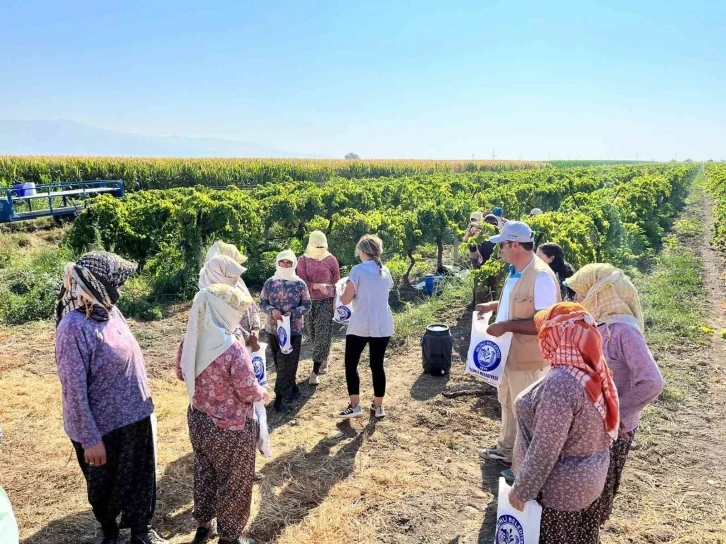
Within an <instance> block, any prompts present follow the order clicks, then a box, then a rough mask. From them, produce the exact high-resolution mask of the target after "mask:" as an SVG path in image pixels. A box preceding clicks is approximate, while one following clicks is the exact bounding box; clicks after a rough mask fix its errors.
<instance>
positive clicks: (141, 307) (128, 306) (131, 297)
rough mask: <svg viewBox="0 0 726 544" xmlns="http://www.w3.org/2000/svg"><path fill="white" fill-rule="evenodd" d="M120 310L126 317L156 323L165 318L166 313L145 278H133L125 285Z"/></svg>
mask: <svg viewBox="0 0 726 544" xmlns="http://www.w3.org/2000/svg"><path fill="white" fill-rule="evenodd" d="M118 308H119V310H121V313H123V314H124V315H125V316H126V317H133V318H135V319H138V320H140V321H155V320H158V319H161V318H162V317H163V316H164V312H163V310H162V308H161V306H160V305H159V304H157V303H156V301H155V300H154V298H153V297H152V294H151V288H150V286H149V282H148V281H147V280H146V278H145V277H144V276H141V277H135V278H131V279H130V280H129V281H128V282H126V285H124V287H123V290H122V292H121V298H120V299H119V301H118Z"/></svg>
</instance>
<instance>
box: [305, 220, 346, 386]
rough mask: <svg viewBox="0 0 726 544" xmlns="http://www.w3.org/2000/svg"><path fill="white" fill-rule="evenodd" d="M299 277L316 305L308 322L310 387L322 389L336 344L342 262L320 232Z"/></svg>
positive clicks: (312, 236) (313, 235) (313, 236)
mask: <svg viewBox="0 0 726 544" xmlns="http://www.w3.org/2000/svg"><path fill="white" fill-rule="evenodd" d="M297 274H298V276H300V279H301V280H303V281H304V282H305V285H307V286H308V291H309V292H310V298H311V299H312V301H313V308H312V311H311V312H310V315H309V316H308V318H307V319H306V320H305V325H306V326H307V330H308V335H309V336H310V339H311V340H312V341H313V371H312V372H311V373H310V380H309V382H308V383H310V385H318V383H319V376H320V374H325V373H326V372H327V369H328V356H329V355H330V344H331V342H332V340H333V311H334V308H333V306H334V304H333V301H334V299H335V284H336V283H337V281H338V280H339V279H340V268H339V266H338V259H336V258H335V257H334V256H333V255H331V254H330V252H329V251H328V240H327V238H326V237H325V234H323V233H322V232H320V231H319V230H316V231H314V232H312V233H311V234H310V240H309V241H308V248H307V251H306V252H305V255H303V256H302V257H300V260H299V261H298V264H297Z"/></svg>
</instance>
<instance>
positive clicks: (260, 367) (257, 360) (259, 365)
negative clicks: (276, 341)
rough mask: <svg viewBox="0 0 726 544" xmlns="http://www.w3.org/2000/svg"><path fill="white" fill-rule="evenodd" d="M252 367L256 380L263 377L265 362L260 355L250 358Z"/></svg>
mask: <svg viewBox="0 0 726 544" xmlns="http://www.w3.org/2000/svg"><path fill="white" fill-rule="evenodd" d="M283 332H284V331H283ZM252 368H253V369H254V371H255V378H257V381H258V382H259V381H260V380H262V378H264V377H265V364H264V363H263V362H262V357H260V356H259V355H255V357H254V358H253V359H252Z"/></svg>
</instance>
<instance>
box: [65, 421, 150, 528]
mask: <svg viewBox="0 0 726 544" xmlns="http://www.w3.org/2000/svg"><path fill="white" fill-rule="evenodd" d="M103 445H104V446H105V448H106V464H105V465H103V466H101V467H92V466H89V465H88V463H86V460H85V456H84V450H83V446H81V444H79V443H78V442H73V447H74V448H75V450H76V457H77V458H78V464H79V465H80V467H81V470H82V471H83V476H84V477H85V478H86V486H87V488H88V502H89V503H90V504H91V507H92V508H93V515H94V516H95V517H96V520H97V521H98V522H99V523H100V524H101V527H103V529H104V530H106V531H112V532H113V531H117V530H118V525H117V523H116V518H117V517H118V515H119V514H122V517H121V525H123V526H124V527H129V528H130V529H131V531H132V533H134V534H138V533H143V532H145V531H147V530H148V529H149V528H150V527H151V518H153V517H154V508H155V506H156V461H155V459H154V436H153V433H152V430H151V418H148V417H147V418H145V419H142V420H141V421H137V422H136V423H132V424H130V425H126V426H125V427H121V428H120V429H115V430H113V431H111V432H110V433H108V434H106V435H104V436H103Z"/></svg>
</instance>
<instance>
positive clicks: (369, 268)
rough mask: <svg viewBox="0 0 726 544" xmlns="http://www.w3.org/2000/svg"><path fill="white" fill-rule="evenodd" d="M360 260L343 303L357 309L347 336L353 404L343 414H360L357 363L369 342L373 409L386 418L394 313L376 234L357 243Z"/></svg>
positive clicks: (390, 284) (347, 368)
mask: <svg viewBox="0 0 726 544" xmlns="http://www.w3.org/2000/svg"><path fill="white" fill-rule="evenodd" d="M356 255H357V256H358V257H359V258H360V260H361V264H358V265H356V266H354V267H353V269H352V270H351V271H350V275H349V278H348V283H347V284H346V286H345V291H344V292H343V296H342V297H341V298H342V302H343V304H350V303H351V302H353V301H354V311H353V315H352V316H351V318H350V321H349V323H348V332H347V335H346V337H345V380H346V383H347V385H348V394H349V395H350V404H349V405H348V407H347V408H346V409H345V410H343V411H342V412H340V414H339V416H340V417H341V418H345V419H348V418H353V417H360V416H361V415H362V414H363V411H362V410H361V407H360V377H359V376H358V363H359V362H360V356H361V354H362V353H363V350H364V349H365V347H366V345H369V346H370V359H371V360H370V366H371V372H372V374H373V394H374V400H373V404H372V405H371V410H372V411H373V412H374V414H375V417H377V418H379V419H380V418H383V417H385V415H386V412H385V410H384V408H383V396H384V395H385V394H386V372H385V370H384V369H383V360H384V359H385V355H386V348H387V347H388V342H389V340H390V339H391V336H393V314H392V313H391V308H390V307H389V306H388V294H389V292H390V290H391V288H392V287H393V278H391V272H390V271H389V270H388V268H387V267H385V266H384V265H383V263H382V262H381V257H382V256H383V242H381V239H380V238H378V237H377V236H372V235H370V234H366V235H365V236H363V237H362V238H361V239H360V241H359V242H358V245H357V246H356Z"/></svg>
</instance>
